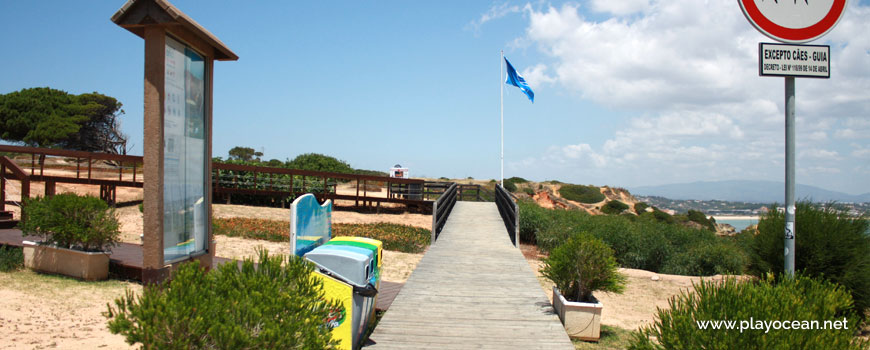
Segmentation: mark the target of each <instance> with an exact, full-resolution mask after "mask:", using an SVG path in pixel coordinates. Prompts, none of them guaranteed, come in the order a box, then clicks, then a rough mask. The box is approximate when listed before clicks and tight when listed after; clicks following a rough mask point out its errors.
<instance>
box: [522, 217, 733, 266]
mask: <svg viewBox="0 0 870 350" xmlns="http://www.w3.org/2000/svg"><path fill="white" fill-rule="evenodd" d="M519 205H520V239H521V240H524V241H526V242H534V243H536V244H537V246H538V248H539V249H541V251H543V252H551V251H552V250H553V249H555V248H556V247H557V246H559V245H560V244H561V243H562V242H564V241H566V240H568V239H569V238H571V237H573V236H575V235H578V234H583V233H588V234H591V235H592V236H595V237H597V238H599V239H601V240H602V241H603V242H605V243H607V245H609V246H610V247H611V249H613V253H614V256H615V258H616V261H617V262H618V263H619V265H621V266H623V267H628V268H635V269H643V270H647V271H653V272H660V273H668V274H679V275H714V274H735V273H736V274H739V273H743V271H744V270H745V268H746V265H747V264H748V263H749V259H748V257H747V256H746V253H745V252H744V250H743V249H741V248H740V246H739V245H738V244H737V242H736V241H735V240H734V239H732V238H729V237H718V236H716V234H715V233H713V232H711V231H709V230H706V229H693V228H689V227H685V226H682V225H675V224H670V223H668V222H667V221H664V222H663V221H660V220H657V218H656V217H655V216H654V213H648V214H646V215H641V216H634V215H628V216H625V215H589V214H587V213H585V212H582V211H574V210H558V209H555V210H554V209H544V208H541V207H540V206H538V205H537V204H535V203H534V202H529V201H520V203H519ZM665 215H667V214H665Z"/></svg>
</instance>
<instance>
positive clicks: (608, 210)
mask: <svg viewBox="0 0 870 350" xmlns="http://www.w3.org/2000/svg"><path fill="white" fill-rule="evenodd" d="M625 210H628V204H625V203H623V202H620V201H617V200H612V201H609V202H607V203H606V204H604V206H603V207H601V212H602V213H605V214H610V215H618V214H621V213H622V212H623V211H625Z"/></svg>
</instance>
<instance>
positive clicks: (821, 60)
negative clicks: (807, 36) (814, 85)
mask: <svg viewBox="0 0 870 350" xmlns="http://www.w3.org/2000/svg"><path fill="white" fill-rule="evenodd" d="M758 75H760V76H773V77H804V78H830V77H831V47H830V46H827V45H787V44H773V43H758Z"/></svg>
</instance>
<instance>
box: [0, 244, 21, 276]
mask: <svg viewBox="0 0 870 350" xmlns="http://www.w3.org/2000/svg"><path fill="white" fill-rule="evenodd" d="M22 267H24V253H23V249H21V248H20V247H7V246H0V272H9V271H15V270H18V269H20V268H22Z"/></svg>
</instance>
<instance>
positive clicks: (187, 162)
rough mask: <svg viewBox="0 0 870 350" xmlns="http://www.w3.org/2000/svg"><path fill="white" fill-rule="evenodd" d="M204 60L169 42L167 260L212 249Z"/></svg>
mask: <svg viewBox="0 0 870 350" xmlns="http://www.w3.org/2000/svg"><path fill="white" fill-rule="evenodd" d="M206 79H207V75H206V71H205V61H204V60H203V57H202V56H201V55H200V54H198V53H197V52H195V51H194V50H192V49H191V48H190V47H188V46H187V45H184V44H182V43H181V42H179V41H177V40H175V39H172V38H170V37H167V38H166V63H165V82H164V94H165V95H164V97H163V106H164V109H163V260H164V262H165V263H169V262H173V261H178V260H182V259H185V258H187V257H189V256H190V255H193V254H196V253H199V252H202V251H205V250H206V249H207V247H208V242H207V236H208V232H207V231H208V221H207V220H209V218H208V216H207V215H206V212H207V207H206V206H207V205H208V203H207V202H206V200H205V198H206V193H205V183H206V176H207V174H206V169H207V164H206V163H205V161H206V151H207V150H206V144H205V140H206V136H207V135H206V125H205V96H206V95H205V86H206Z"/></svg>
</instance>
